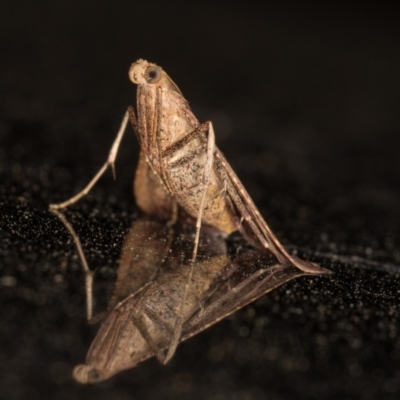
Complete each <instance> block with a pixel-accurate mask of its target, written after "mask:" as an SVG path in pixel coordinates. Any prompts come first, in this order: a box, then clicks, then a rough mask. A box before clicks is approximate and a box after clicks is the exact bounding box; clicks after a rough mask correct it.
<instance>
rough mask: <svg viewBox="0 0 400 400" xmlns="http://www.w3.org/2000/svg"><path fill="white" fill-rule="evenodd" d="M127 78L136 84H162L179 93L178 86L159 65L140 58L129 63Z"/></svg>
mask: <svg viewBox="0 0 400 400" xmlns="http://www.w3.org/2000/svg"><path fill="white" fill-rule="evenodd" d="M129 79H130V80H131V81H132V82H133V83H135V84H136V85H145V86H163V87H164V88H166V89H169V90H174V91H176V92H178V93H180V94H181V91H180V90H179V88H178V86H176V85H175V83H174V82H173V81H172V79H171V78H170V77H169V76H168V75H167V74H166V73H165V71H163V69H162V68H161V67H159V66H158V65H156V64H152V63H149V62H147V61H146V60H142V59H140V60H137V61H136V62H135V63H133V64H132V65H131V68H130V69H129Z"/></svg>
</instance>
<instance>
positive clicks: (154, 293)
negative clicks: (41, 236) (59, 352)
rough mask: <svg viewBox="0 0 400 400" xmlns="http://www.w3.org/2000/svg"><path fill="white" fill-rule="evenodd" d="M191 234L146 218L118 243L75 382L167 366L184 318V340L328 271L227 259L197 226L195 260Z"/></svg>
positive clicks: (213, 236) (270, 258)
mask: <svg viewBox="0 0 400 400" xmlns="http://www.w3.org/2000/svg"><path fill="white" fill-rule="evenodd" d="M55 213H56V214H57V215H58V216H59V218H60V219H61V220H62V222H63V223H64V224H65V226H66V227H67V228H68V230H69V231H70V232H71V234H72V236H73V237H74V240H75V243H76V245H77V248H78V251H79V254H80V257H81V260H82V263H83V266H84V270H85V271H86V274H89V276H87V278H88V279H91V278H92V273H91V272H90V270H89V269H88V268H86V267H85V265H87V263H86V261H85V257H84V253H83V251H82V247H81V244H80V241H79V238H78V237H77V235H76V233H75V232H74V230H73V228H72V227H71V225H69V224H68V221H67V220H66V219H65V217H64V216H63V215H62V214H61V213H59V212H55ZM194 233H195V227H194V226H193V224H185V223H183V224H182V223H179V222H178V223H177V224H175V225H174V226H173V227H170V226H168V225H166V224H165V223H162V222H160V221H159V220H154V219H152V218H149V217H147V216H146V217H142V218H140V219H138V220H137V221H135V222H134V223H133V225H132V227H131V229H130V231H129V233H128V234H127V236H126V238H125V241H124V244H123V246H122V250H121V257H120V264H119V268H118V274H117V279H116V282H115V286H114V293H113V295H112V297H111V299H110V302H109V306H108V313H107V314H108V315H107V316H106V317H105V318H104V319H103V321H102V323H101V326H100V329H99V331H98V333H97V335H96V337H95V339H94V340H93V342H92V345H91V346H90V349H89V351H88V354H87V356H86V363H85V364H79V365H77V366H76V367H75V368H74V372H73V376H74V379H75V380H77V381H78V382H80V383H95V382H100V381H103V380H106V379H108V378H110V377H111V376H113V375H115V374H116V373H118V372H120V371H122V370H125V369H128V368H132V367H135V366H136V365H137V364H138V363H140V362H142V361H144V360H146V359H148V358H150V357H153V356H156V357H157V358H158V360H159V361H160V362H162V363H164V362H165V356H164V351H165V350H167V349H169V348H170V343H171V340H172V338H173V336H174V333H175V326H176V321H177V320H181V321H182V330H181V336H180V337H179V341H183V340H186V339H188V338H190V337H192V336H194V335H196V334H197V333H199V332H201V331H203V330H205V329H207V328H208V327H209V326H211V325H213V324H215V323H217V322H218V321H220V320H222V319H223V318H225V317H226V316H228V315H230V314H231V313H233V312H235V311H236V310H238V309H240V308H242V307H243V306H245V305H246V304H248V303H250V302H252V301H254V300H255V299H257V298H258V297H260V296H262V295H264V294H266V293H268V292H269V291H271V290H273V289H274V288H276V287H278V286H280V285H282V284H283V283H285V282H288V281H289V280H292V279H294V278H296V277H300V276H307V275H319V274H323V273H324V272H325V271H324V270H323V269H321V268H317V267H315V268H314V271H313V273H310V272H308V273H305V272H302V271H300V270H299V269H298V268H295V267H293V266H292V265H291V264H280V263H279V262H278V260H277V258H276V256H275V255H274V254H273V253H272V252H271V251H270V250H264V251H259V250H251V249H250V250H249V249H244V250H239V251H231V253H232V254H233V255H232V256H228V252H227V244H226V242H225V240H224V238H223V236H222V235H221V234H220V232H219V231H218V230H217V229H215V228H212V227H210V226H207V227H205V228H204V229H202V231H201V235H200V242H199V251H198V254H197V257H196V260H195V261H192V244H193V234H194ZM236 250H237V249H236ZM192 264H194V268H193V274H192V277H191V280H190V285H189V288H188V290H187V292H186V298H185V301H184V304H183V306H182V298H183V296H184V295H185V291H186V285H187V281H188V276H189V274H190V271H191V265H192Z"/></svg>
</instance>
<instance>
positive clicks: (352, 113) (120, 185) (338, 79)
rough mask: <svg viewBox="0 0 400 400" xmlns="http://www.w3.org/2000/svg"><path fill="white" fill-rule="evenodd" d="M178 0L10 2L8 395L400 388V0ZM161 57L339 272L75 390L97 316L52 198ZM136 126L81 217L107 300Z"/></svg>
mask: <svg viewBox="0 0 400 400" xmlns="http://www.w3.org/2000/svg"><path fill="white" fill-rule="evenodd" d="M296 4H297V3H295V2H284V3H279V5H270V6H265V7H264V8H263V9H260V8H259V7H258V6H256V3H255V2H254V3H253V2H247V3H246V4H245V5H244V4H240V3H235V2H233V3H232V4H231V5H229V7H228V6H227V5H222V4H214V5H208V4H200V3H190V5H188V4H186V3H181V2H171V3H168V5H167V3H158V2H148V3H146V2H135V1H115V2H112V3H111V2H105V3H100V2H94V1H86V2H84V4H81V3H80V2H77V1H71V2H58V1H53V2H50V1H38V2H34V3H33V2H28V1H15V2H11V1H5V2H2V4H1V5H0V15H1V20H2V22H1V24H0V49H1V60H2V61H1V63H0V104H1V107H0V143H1V144H0V177H1V183H2V184H1V186H0V234H1V244H0V259H1V263H0V285H1V289H0V295H1V303H0V304H1V313H0V315H1V324H0V393H1V396H0V397H2V398H5V399H28V398H29V399H39V398H53V399H57V400H58V399H60V400H61V399H70V398H75V399H100V400H101V399H121V400H125V399H131V398H132V399H168V398H171V399H172V398H174V399H214V400H223V399H235V400H236V399H240V400H241V399H243V400H244V399H245V400H249V399H257V400H258V399H274V400H275V399H291V398H296V399H314V398H315V399H317V398H318V399H337V398H340V399H377V398H379V399H397V398H398V396H399V394H400V339H399V336H398V333H399V327H400V322H399V317H400V315H399V305H400V304H399V290H400V286H399V284H400V275H399V274H400V249H399V239H400V234H399V233H400V230H399V226H400V211H399V203H400V166H399V162H398V154H399V148H400V147H399V134H400V113H399V107H400V82H399V75H398V71H399V70H400V68H399V67H400V53H399V52H398V42H399V30H398V23H397V21H396V12H397V9H396V7H395V6H394V2H393V4H391V5H389V3H386V5H380V4H379V2H369V3H368V4H367V3H366V4H365V5H364V6H363V7H362V8H361V7H358V6H356V5H354V6H352V5H347V6H346V7H340V6H338V5H334V3H332V5H331V6H329V5H327V4H324V6H323V7H322V6H320V7H316V6H314V5H311V4H307V3H303V4H302V6H299V5H296ZM138 58H146V59H148V60H150V61H152V62H155V63H157V64H159V65H161V66H162V67H163V68H164V69H165V70H166V71H167V72H168V74H169V75H170V76H171V77H172V79H174V81H175V82H176V83H177V84H178V86H179V87H180V88H181V90H182V91H183V93H184V95H185V97H186V98H187V99H188V100H189V101H190V103H191V105H192V107H193V109H194V110H195V112H196V114H197V115H198V116H199V118H200V119H201V120H206V119H211V120H212V121H213V122H214V124H215V128H216V135H217V143H218V145H219V147H220V148H221V150H222V151H223V152H224V153H225V155H226V157H227V159H228V160H229V161H230V162H231V165H232V166H233V168H234V169H235V171H236V172H237V173H238V175H239V176H240V177H241V179H242V181H243V183H244V185H245V186H246V188H247V189H248V190H249V192H250V193H251V195H252V196H253V197H254V200H255V202H256V203H257V205H258V206H259V208H260V210H261V212H262V213H263V215H264V217H265V218H266V220H267V221H268V223H269V224H270V226H271V227H272V228H273V230H274V231H275V233H276V234H277V236H278V237H279V238H280V239H281V240H282V242H283V243H284V244H285V245H286V246H287V248H288V249H290V251H292V252H297V253H298V254H300V255H303V256H304V257H307V258H310V259H312V260H314V261H316V262H319V263H320V264H321V265H322V266H324V267H326V268H329V269H331V270H332V271H333V272H334V275H332V276H330V277H320V278H309V279H306V278H301V279H297V280H295V281H293V282H290V283H288V284H286V285H284V286H282V287H280V288H278V289H277V290H275V291H274V292H272V293H271V294H270V295H268V296H265V297H263V298H261V299H260V300H258V301H257V302H256V303H254V304H253V305H250V306H248V307H246V308H245V309H243V310H241V311H239V312H238V313H236V314H234V315H233V316H232V317H230V318H228V319H226V320H224V321H222V322H221V323H219V324H217V325H216V326H214V327H212V328H211V329H209V330H207V331H205V332H204V333H202V334H200V335H198V336H196V337H195V338H193V339H191V340H189V341H187V342H186V343H184V344H182V345H180V347H179V348H178V351H177V354H176V355H175V357H174V359H173V360H172V362H171V363H170V364H169V365H167V366H166V367H164V366H161V365H159V364H158V363H157V362H156V361H155V360H151V361H148V362H145V363H143V364H142V365H140V366H139V367H138V368H136V369H134V370H130V371H126V372H124V373H121V374H120V375H118V376H116V377H115V378H113V379H111V380H110V381H108V382H106V383H103V384H101V385H97V386H81V385H79V384H77V383H75V382H73V381H72V378H71V370H72V368H73V366H74V365H75V364H77V363H80V362H82V361H83V360H84V357H85V354H86V351H87V348H88V346H89V345H90V343H91V340H92V339H93V337H94V335H95V332H96V329H97V327H96V326H88V325H87V324H86V321H85V306H84V296H83V295H84V284H83V276H82V273H81V270H80V264H79V261H78V259H77V255H76V251H75V248H74V245H73V243H72V241H71V239H70V237H69V235H68V233H67V232H66V231H65V229H64V227H63V226H62V225H61V224H60V222H59V221H58V220H57V219H56V217H54V216H53V215H52V214H50V213H49V212H48V211H47V205H48V203H49V202H56V201H60V200H63V199H66V198H68V197H69V196H70V195H71V194H73V193H74V192H76V191H77V190H79V189H80V188H81V187H82V186H83V185H84V184H85V183H86V182H88V180H89V179H90V178H91V177H92V176H93V174H94V173H95V172H96V171H97V169H98V168H99V167H100V165H101V164H102V163H103V162H104V160H105V158H106V156H107V153H108V150H109V146H110V144H111V142H112V140H113V138H114V135H115V132H116V130H117V128H118V126H119V123H120V119H121V118H122V115H123V113H124V111H125V109H126V106H127V105H128V104H130V103H133V102H134V87H133V86H132V85H131V84H130V83H129V81H128V79H127V71H128V68H129V66H130V64H131V63H132V62H133V61H135V60H136V59H138ZM137 152H138V146H137V144H136V142H135V138H134V135H133V134H132V132H131V131H128V134H127V136H126V138H125V139H124V142H123V148H122V149H121V154H120V158H119V160H118V162H117V177H118V179H117V181H116V182H114V181H113V180H112V177H111V174H110V173H109V174H107V176H106V177H104V178H103V179H102V180H101V182H100V183H99V185H98V186H97V187H96V188H95V190H94V191H93V193H92V194H91V195H90V196H88V198H87V199H86V200H84V201H82V202H81V203H79V204H78V205H76V206H74V207H73V208H72V209H71V210H70V211H69V212H68V216H69V218H70V220H71V222H72V223H73V224H74V226H75V229H76V230H77V231H78V233H79V235H80V236H81V240H82V242H83V246H84V248H85V252H86V254H87V257H88V261H89V264H90V265H91V267H92V268H97V269H98V273H97V281H98V284H99V287H100V288H101V290H102V291H103V296H100V300H99V303H100V304H104V303H105V302H106V298H107V295H109V294H110V291H111V289H110V287H111V284H112V281H113V280H114V279H115V268H116V264H117V259H118V254H119V249H120V246H121V243H122V240H123V237H124V235H125V234H126V232H127V230H128V228H129V226H130V224H131V221H132V220H133V219H134V218H136V216H137V210H136V208H135V205H134V204H133V200H132V183H131V182H132V176H133V172H134V168H135V163H136V159H137Z"/></svg>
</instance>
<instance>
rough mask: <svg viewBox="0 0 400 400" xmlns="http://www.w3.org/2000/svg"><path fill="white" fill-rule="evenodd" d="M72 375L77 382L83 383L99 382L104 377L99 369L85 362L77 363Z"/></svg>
mask: <svg viewBox="0 0 400 400" xmlns="http://www.w3.org/2000/svg"><path fill="white" fill-rule="evenodd" d="M72 375H73V377H74V379H75V380H76V381H77V382H79V383H83V384H86V383H96V382H101V381H103V380H104V379H106V377H105V376H104V374H103V373H102V372H101V371H99V370H98V369H95V368H92V367H91V366H89V365H86V364H79V365H77V366H76V367H75V368H74V371H73V372H72Z"/></svg>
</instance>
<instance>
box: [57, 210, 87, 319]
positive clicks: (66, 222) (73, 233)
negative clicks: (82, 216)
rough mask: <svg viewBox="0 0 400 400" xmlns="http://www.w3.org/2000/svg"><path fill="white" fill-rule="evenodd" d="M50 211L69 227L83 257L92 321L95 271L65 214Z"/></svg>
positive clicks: (81, 257) (80, 255) (80, 256)
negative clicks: (92, 269) (91, 267)
mask: <svg viewBox="0 0 400 400" xmlns="http://www.w3.org/2000/svg"><path fill="white" fill-rule="evenodd" d="M50 211H51V212H52V213H53V214H55V215H56V216H57V217H58V218H59V219H60V220H61V222H62V223H63V224H64V226H65V227H66V228H67V229H68V231H69V233H70V234H71V236H72V238H73V239H74V242H75V246H76V248H77V250H78V254H79V258H80V259H81V263H82V267H83V271H84V273H85V289H86V317H87V320H88V321H89V322H91V321H92V317H93V275H94V271H91V269H90V268H89V265H88V263H87V261H86V257H85V253H84V252H83V249H82V243H81V241H80V239H79V237H78V235H77V234H76V232H75V230H74V228H73V227H72V225H71V224H70V223H69V222H68V220H67V219H66V218H65V216H64V214H62V213H61V212H59V211H57V210H56V209H51V210H50Z"/></svg>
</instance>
